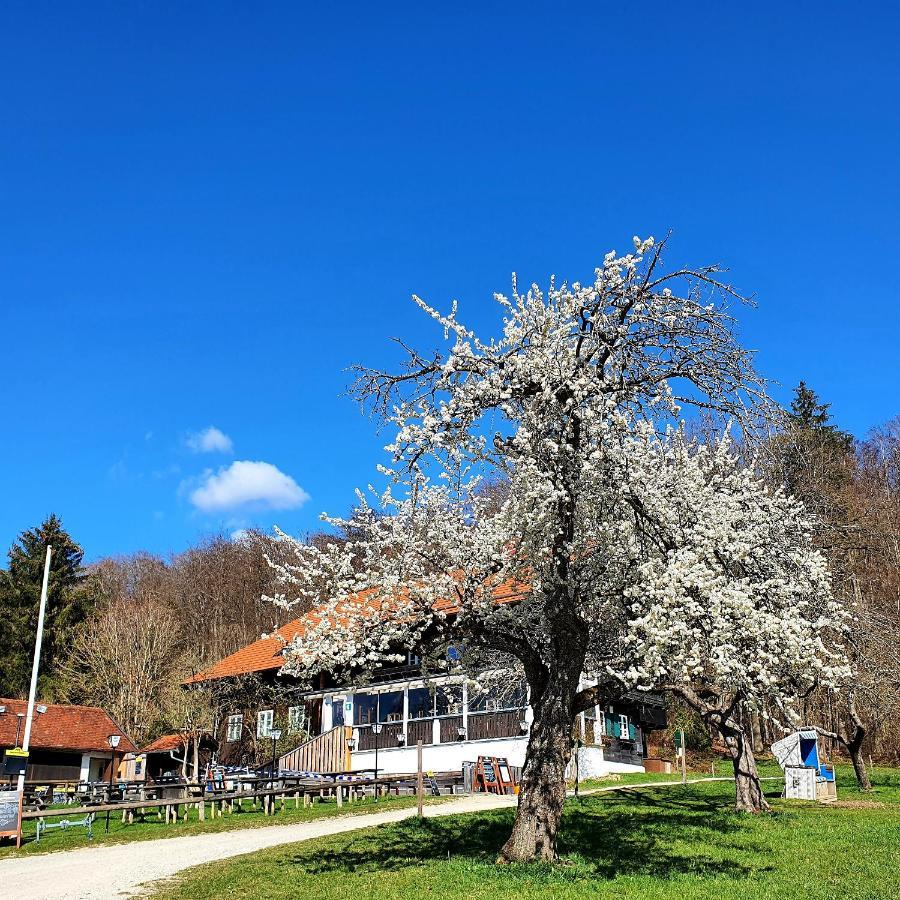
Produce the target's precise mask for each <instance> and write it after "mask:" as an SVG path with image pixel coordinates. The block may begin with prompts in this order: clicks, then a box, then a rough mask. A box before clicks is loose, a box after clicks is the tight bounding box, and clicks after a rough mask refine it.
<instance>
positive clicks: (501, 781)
mask: <svg viewBox="0 0 900 900" xmlns="http://www.w3.org/2000/svg"><path fill="white" fill-rule="evenodd" d="M475 786H476V789H478V790H482V791H487V792H488V793H490V794H506V793H512V792H513V790H514V789H515V781H514V780H513V776H512V772H511V771H510V768H509V761H508V760H507V759H506V758H505V757H502V756H498V757H494V756H479V757H478V763H477V764H476V766H475Z"/></svg>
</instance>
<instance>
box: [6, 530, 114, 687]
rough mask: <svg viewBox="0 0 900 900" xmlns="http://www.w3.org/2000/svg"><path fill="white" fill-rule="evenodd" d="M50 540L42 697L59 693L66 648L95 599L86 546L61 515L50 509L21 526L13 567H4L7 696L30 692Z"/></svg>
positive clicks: (40, 684) (11, 554)
mask: <svg viewBox="0 0 900 900" xmlns="http://www.w3.org/2000/svg"><path fill="white" fill-rule="evenodd" d="M48 544H49V545H51V546H52V547H53V555H52V558H51V563H50V580H49V584H48V589H47V609H46V613H45V618H44V640H43V647H42V650H41V665H40V678H39V682H38V691H39V694H40V695H41V696H42V697H43V698H52V697H53V696H54V695H55V694H56V693H58V688H59V678H60V672H59V667H60V663H61V662H62V660H63V658H64V656H65V651H66V648H67V646H68V644H69V642H70V640H71V639H72V637H73V635H74V632H75V629H76V628H77V626H78V625H79V624H80V623H81V622H83V621H84V619H85V618H86V617H87V615H88V613H89V612H90V610H91V608H92V606H93V604H94V600H95V595H96V590H95V584H94V579H92V578H91V577H90V576H89V575H88V574H87V573H86V571H85V569H84V567H83V566H82V560H83V557H84V551H83V550H82V549H81V547H79V546H78V544H76V543H75V541H73V540H72V538H71V536H70V535H69V534H68V533H67V532H66V531H65V529H64V528H63V527H62V522H61V521H60V520H59V518H58V517H57V516H55V515H50V516H49V517H48V518H47V519H46V520H45V521H44V522H43V524H42V525H40V527H38V528H30V529H28V530H27V531H24V532H22V534H21V535H19V538H18V539H17V541H16V542H15V543H14V544H13V546H12V547H11V548H10V551H9V568H8V569H7V571H6V572H3V573H0V619H2V622H3V624H2V632H0V634H2V638H3V647H4V653H3V654H2V661H0V695H2V696H6V697H24V696H26V695H27V693H28V685H29V679H30V676H31V662H32V655H33V653H34V638H35V634H36V632H37V622H38V613H39V609H40V598H41V583H42V580H43V576H44V560H45V558H46V553H47V545H48Z"/></svg>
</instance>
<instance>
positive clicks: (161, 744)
mask: <svg viewBox="0 0 900 900" xmlns="http://www.w3.org/2000/svg"><path fill="white" fill-rule="evenodd" d="M187 740H188V739H187V738H186V737H185V736H184V735H183V734H164V735H163V736H162V737H158V738H157V739H156V740H155V741H152V742H151V743H149V744H147V746H146V747H142V748H141V753H167V752H168V751H169V750H181V749H182V748H183V747H184V745H185V743H186V741H187Z"/></svg>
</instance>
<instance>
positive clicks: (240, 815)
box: [0, 797, 440, 858]
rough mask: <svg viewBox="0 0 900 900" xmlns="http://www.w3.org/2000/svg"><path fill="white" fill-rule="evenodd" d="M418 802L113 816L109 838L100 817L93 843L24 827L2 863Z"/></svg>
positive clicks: (76, 831)
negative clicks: (168, 819)
mask: <svg viewBox="0 0 900 900" xmlns="http://www.w3.org/2000/svg"><path fill="white" fill-rule="evenodd" d="M426 802H440V801H438V800H437V798H434V799H433V800H432V798H426ZM415 803H416V798H415V797H387V798H382V799H381V800H379V801H378V802H377V803H376V802H375V801H374V800H371V799H367V800H357V801H356V802H355V803H353V804H350V803H347V802H346V801H345V802H344V805H343V807H342V808H340V809H339V808H338V806H337V803H335V801H334V800H328V801H325V802H321V803H319V802H316V803H314V804H313V805H312V806H310V807H309V808H308V809H304V808H303V805H302V803H301V805H300V808H299V809H295V808H294V801H293V799H289V800H288V801H287V803H286V806H285V809H284V810H283V811H281V810H279V811H278V812H276V813H275V815H273V816H266V815H263V813H262V810H261V809H260V808H257V809H256V811H253V810H252V809H251V808H250V801H248V800H245V801H244V804H243V806H244V809H243V811H242V812H238V811H237V810H235V812H234V813H229V812H226V813H225V815H224V816H222V817H221V818H216V819H213V818H211V817H210V812H209V806H207V812H206V815H207V819H206V821H205V822H201V821H199V812H198V810H197V809H196V807H193V808H191V809H190V811H189V813H188V820H187V822H185V821H183V820H181V819H179V821H178V822H177V823H174V824H172V825H166V824H165V823H164V822H163V821H162V820H161V819H159V818H157V816H156V811H155V810H152V811H149V810H148V812H149V813H150V814H149V815H147V817H146V819H145V820H144V821H143V822H140V821H138V820H135V822H134V824H132V825H124V824H123V823H122V816H121V813H119V814H116V813H112V814H111V815H110V820H109V834H106V833H105V829H106V813H98V815H97V820H96V821H95V822H94V840H93V841H88V839H87V832H86V831H85V829H84V828H70V829H65V830H64V829H62V828H56V829H53V830H52V831H48V832H47V833H46V834H44V835H42V837H41V840H40V841H36V840H35V839H34V836H35V823H34V821H33V820H28V821H26V822H25V828H24V832H23V838H24V841H25V843H23V845H22V848H21V849H20V850H16V848H15V844H14V843H11V842H9V841H4V842H3V843H0V858H2V857H5V856H12V855H15V854H17V853H18V854H22V853H28V854H30V853H48V852H52V851H54V850H71V849H73V848H74V847H86V846H89V845H91V844H107V843H116V844H120V843H123V842H126V841H149V840H153V839H154V838H170V837H179V836H181V835H185V834H206V833H208V832H216V831H232V830H233V829H236V828H264V827H265V826H266V825H289V824H291V823H294V822H309V821H312V820H314V819H320V818H322V817H323V816H335V815H359V814H362V813H370V812H378V811H380V810H385V809H400V808H402V807H408V806H415ZM48 821H51V822H58V821H60V819H59V818H55V819H49V820H48Z"/></svg>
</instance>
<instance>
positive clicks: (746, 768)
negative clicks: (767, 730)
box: [720, 726, 769, 813]
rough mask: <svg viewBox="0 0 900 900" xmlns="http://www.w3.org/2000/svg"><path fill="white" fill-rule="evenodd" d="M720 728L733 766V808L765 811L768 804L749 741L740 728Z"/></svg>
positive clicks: (755, 811) (747, 810)
mask: <svg viewBox="0 0 900 900" xmlns="http://www.w3.org/2000/svg"><path fill="white" fill-rule="evenodd" d="M720 729H721V731H722V737H723V738H724V739H725V746H726V747H727V748H728V752H729V753H730V754H731V764H732V766H733V767H734V785H735V809H736V810H737V811H738V812H753V813H758V812H765V811H766V810H768V809H769V804H768V803H767V802H766V798H765V797H764V796H763V791H762V785H761V784H760V781H759V772H758V771H757V769H756V757H755V756H754V755H753V746H752V743H751V741H750V740H749V739H748V738H747V735H746V734H745V733H744V732H743V730H741V729H740V728H734V729H731V728H728V727H727V726H720Z"/></svg>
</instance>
